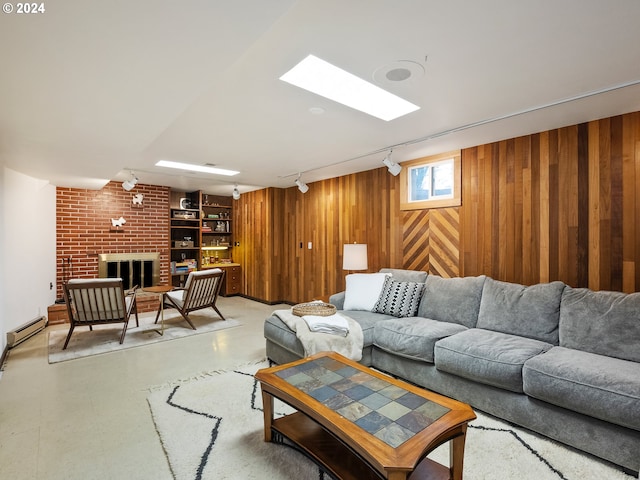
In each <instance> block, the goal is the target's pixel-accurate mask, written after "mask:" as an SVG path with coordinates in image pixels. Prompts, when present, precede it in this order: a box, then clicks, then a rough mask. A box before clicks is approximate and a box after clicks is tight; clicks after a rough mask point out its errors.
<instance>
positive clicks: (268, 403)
mask: <svg viewBox="0 0 640 480" xmlns="http://www.w3.org/2000/svg"><path fill="white" fill-rule="evenodd" d="M262 410H263V412H264V441H265V442H270V441H271V424H272V423H273V396H272V395H270V394H268V393H267V392H265V391H264V390H262Z"/></svg>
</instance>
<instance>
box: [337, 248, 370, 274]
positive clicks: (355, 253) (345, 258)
mask: <svg viewBox="0 0 640 480" xmlns="http://www.w3.org/2000/svg"><path fill="white" fill-rule="evenodd" d="M367 268H369V263H368V261H367V244H366V243H345V244H344V247H343V250H342V269H343V270H366V269H367Z"/></svg>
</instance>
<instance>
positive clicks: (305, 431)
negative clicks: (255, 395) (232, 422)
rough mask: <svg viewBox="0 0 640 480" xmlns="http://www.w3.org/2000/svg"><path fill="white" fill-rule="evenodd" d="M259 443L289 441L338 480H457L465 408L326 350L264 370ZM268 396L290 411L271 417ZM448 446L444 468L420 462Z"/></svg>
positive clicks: (467, 414)
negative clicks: (284, 414)
mask: <svg viewBox="0 0 640 480" xmlns="http://www.w3.org/2000/svg"><path fill="white" fill-rule="evenodd" d="M255 376H256V378H257V379H258V380H259V381H260V383H261V387H262V401H263V405H264V436H265V441H267V442H270V441H273V442H279V443H290V444H292V445H294V446H295V447H297V448H298V449H300V450H301V451H302V452H303V453H305V454H306V455H307V456H308V457H309V458H311V459H312V460H313V461H314V462H316V463H317V464H319V465H320V466H321V467H323V468H324V469H325V470H326V471H327V473H329V474H330V475H332V476H334V477H335V478H338V479H344V480H368V479H389V480H404V479H407V478H410V480H426V479H429V480H435V479H449V478H451V479H453V480H461V479H462V466H463V457H464V442H465V435H466V431H467V423H468V422H470V421H471V420H473V419H475V418H476V415H475V413H474V412H473V410H472V409H471V407H470V406H469V405H466V404H464V403H461V402H458V401H456V400H452V399H449V398H447V397H443V396H441V395H438V394H435V393H432V392H429V391H427V390H424V389H422V388H419V387H415V386H413V385H409V384H407V383H405V382H402V381H399V380H395V379H393V378H391V377H389V376H387V375H384V374H381V373H379V372H376V371H375V370H372V369H370V368H367V367H365V366H363V365H360V364H359V363H356V362H353V361H351V360H348V359H347V358H345V357H343V356H341V355H339V354H337V353H333V352H323V353H319V354H317V355H314V356H311V357H307V358H304V359H302V360H299V361H296V362H292V363H288V364H285V365H280V366H277V367H272V368H266V369H262V370H260V371H258V372H257V373H256V375H255ZM274 398H278V399H279V400H281V401H283V402H285V403H287V404H289V405H290V406H292V407H293V408H294V409H296V410H297V412H295V413H293V414H291V415H286V416H284V417H280V418H277V419H274V409H273V404H274V401H273V399H274ZM448 441H451V443H452V444H451V454H450V466H449V467H448V468H447V467H445V466H443V465H441V464H439V463H437V462H434V461H432V460H431V459H428V458H425V457H426V455H427V454H429V452H431V451H432V450H434V449H435V448H436V447H438V446H439V445H442V444H443V443H445V442H448Z"/></svg>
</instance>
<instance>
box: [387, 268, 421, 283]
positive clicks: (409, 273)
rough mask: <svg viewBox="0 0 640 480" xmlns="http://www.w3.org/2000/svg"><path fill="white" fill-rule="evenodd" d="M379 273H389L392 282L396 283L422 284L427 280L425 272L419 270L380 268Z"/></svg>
mask: <svg viewBox="0 0 640 480" xmlns="http://www.w3.org/2000/svg"><path fill="white" fill-rule="evenodd" d="M380 273H390V274H391V276H392V277H393V279H394V280H397V281H398V282H417V283H424V281H425V280H426V279H427V275H428V274H427V272H421V271H419V270H402V269H400V268H381V269H380Z"/></svg>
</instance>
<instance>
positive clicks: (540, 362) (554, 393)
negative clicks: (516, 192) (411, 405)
mask: <svg viewBox="0 0 640 480" xmlns="http://www.w3.org/2000/svg"><path fill="white" fill-rule="evenodd" d="M382 272H386V273H387V274H390V275H391V278H390V279H389V280H387V281H386V283H385V285H386V287H388V286H389V285H391V290H392V291H393V289H395V296H394V297H393V298H391V299H390V300H389V301H388V303H389V304H391V307H393V305H392V304H393V302H398V301H403V300H402V299H403V298H404V294H403V290H402V288H403V286H404V287H406V286H407V285H411V286H412V287H416V285H414V284H420V285H418V288H420V289H421V297H420V300H419V303H418V304H417V310H416V311H415V312H411V313H413V316H407V317H400V318H399V317H397V316H394V315H393V313H396V314H397V309H396V310H395V311H393V308H390V309H389V312H387V313H384V308H383V309H382V313H380V312H381V310H380V308H376V309H375V310H377V311H376V312H372V311H366V310H343V312H344V313H345V314H346V315H349V316H350V317H351V318H353V319H355V320H357V321H358V323H359V324H360V325H361V326H362V329H363V333H364V347H363V357H362V360H361V363H363V364H365V365H368V366H372V367H375V368H377V369H380V370H382V371H385V372H388V373H390V374H392V375H395V376H398V377H400V378H403V379H405V380H408V381H410V382H413V383H415V384H418V385H421V386H423V387H425V388H427V389H429V390H433V391H435V392H438V393H441V394H443V395H447V396H450V397H453V398H455V399H458V400H461V401H463V402H466V403H469V404H470V405H471V406H472V407H474V408H477V409H478V410H481V411H484V412H486V413H489V414H491V415H495V416H497V417H499V418H502V419H504V420H507V421H509V422H512V423H514V424H516V425H520V426H522V427H525V428H528V429H530V430H533V431H535V432H538V433H540V434H542V435H545V436H547V437H550V438H552V439H555V440H558V441H560V442H562V443H564V444H567V445H570V446H572V447H574V448H577V449H579V450H582V451H584V452H587V453H590V454H593V455H595V456H597V457H600V458H602V459H605V460H608V461H610V462H613V463H615V464H617V465H620V466H622V467H623V468H624V469H626V470H628V471H632V472H638V470H640V293H635V294H623V293H618V292H596V291H591V290H588V289H584V288H571V287H569V286H567V285H565V284H564V283H562V282H551V283H546V284H537V285H532V286H523V285H518V284H513V283H507V282H500V281H496V280H494V279H492V278H489V277H485V276H480V277H465V278H441V277H439V276H436V275H427V274H426V273H425V272H415V271H406V270H392V269H383V270H382ZM348 289H349V286H348V285H347V290H348ZM387 290H388V288H387ZM348 293H349V292H348V291H347V293H346V294H345V292H342V293H339V294H336V295H333V296H332V297H331V299H330V302H331V303H332V304H334V305H336V306H337V307H338V309H339V310H342V308H343V306H344V302H345V296H346V295H348ZM379 304H380V302H378V304H377V306H378V307H379ZM264 334H265V338H266V350H267V356H268V357H269V358H270V359H271V360H273V361H274V362H276V363H286V362H289V361H293V360H296V359H299V358H301V357H303V356H304V350H303V347H302V345H301V343H300V342H299V341H298V339H297V338H296V335H295V332H292V331H291V330H290V329H289V328H287V326H286V325H285V324H284V323H283V322H282V321H281V320H280V319H279V318H278V317H277V316H271V317H269V318H267V319H266V321H265V324H264Z"/></svg>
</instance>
